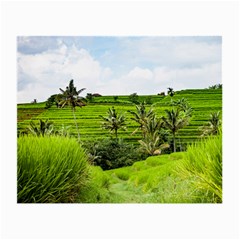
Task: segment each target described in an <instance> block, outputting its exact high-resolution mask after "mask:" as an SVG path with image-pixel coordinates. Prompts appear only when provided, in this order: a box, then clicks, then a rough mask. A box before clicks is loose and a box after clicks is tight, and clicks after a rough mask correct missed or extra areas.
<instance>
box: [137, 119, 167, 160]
mask: <svg viewBox="0 0 240 240" xmlns="http://www.w3.org/2000/svg"><path fill="white" fill-rule="evenodd" d="M162 125H163V124H162V122H161V119H159V118H157V117H156V116H155V115H154V116H153V117H152V118H148V119H147V120H146V122H145V123H144V126H143V128H144V132H145V135H144V138H143V139H142V140H139V141H138V142H139V143H140V145H141V148H142V150H144V151H145V152H147V153H148V154H149V155H151V156H152V155H159V154H161V151H162V150H163V149H166V148H168V147H169V144H168V143H165V142H162V140H163V139H161V137H162V135H161V134H160V131H161V128H162Z"/></svg>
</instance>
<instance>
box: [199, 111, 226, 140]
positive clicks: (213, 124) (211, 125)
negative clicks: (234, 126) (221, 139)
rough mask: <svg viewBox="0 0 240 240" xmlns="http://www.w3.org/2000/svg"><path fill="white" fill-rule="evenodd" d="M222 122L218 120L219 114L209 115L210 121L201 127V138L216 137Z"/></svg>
mask: <svg viewBox="0 0 240 240" xmlns="http://www.w3.org/2000/svg"><path fill="white" fill-rule="evenodd" d="M221 123H222V121H221V120H220V112H219V111H218V112H214V113H211V114H210V119H209V121H208V123H207V124H206V125H205V126H203V127H201V128H200V130H201V131H202V135H201V136H202V137H203V136H207V135H217V134H218V133H219V129H220V127H221Z"/></svg>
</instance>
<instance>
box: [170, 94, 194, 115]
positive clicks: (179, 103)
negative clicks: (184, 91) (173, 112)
mask: <svg viewBox="0 0 240 240" xmlns="http://www.w3.org/2000/svg"><path fill="white" fill-rule="evenodd" d="M170 105H172V106H176V107H178V108H180V110H182V111H184V112H185V113H186V115H189V116H190V117H191V116H192V111H193V109H192V107H191V106H190V104H189V102H188V101H187V100H186V99H185V98H181V99H178V100H176V101H171V104H170Z"/></svg>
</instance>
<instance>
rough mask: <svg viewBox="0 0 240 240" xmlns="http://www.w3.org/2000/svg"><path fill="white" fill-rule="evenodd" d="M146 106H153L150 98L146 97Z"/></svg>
mask: <svg viewBox="0 0 240 240" xmlns="http://www.w3.org/2000/svg"><path fill="white" fill-rule="evenodd" d="M145 102H146V104H153V100H152V97H151V96H147V97H146V100H145Z"/></svg>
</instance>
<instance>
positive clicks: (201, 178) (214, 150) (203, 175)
mask: <svg viewBox="0 0 240 240" xmlns="http://www.w3.org/2000/svg"><path fill="white" fill-rule="evenodd" d="M178 173H179V175H180V176H181V177H182V178H188V179H190V180H191V184H192V186H193V188H194V189H196V194H195V195H196V196H195V198H197V199H199V201H200V202H213V203H221V202H222V134H220V135H218V136H215V137H213V136H210V137H208V138H207V139H204V140H202V141H201V142H200V143H197V144H195V145H192V146H190V147H189V148H188V150H187V154H186V159H185V160H184V161H182V163H181V164H180V165H179V167H178Z"/></svg>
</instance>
